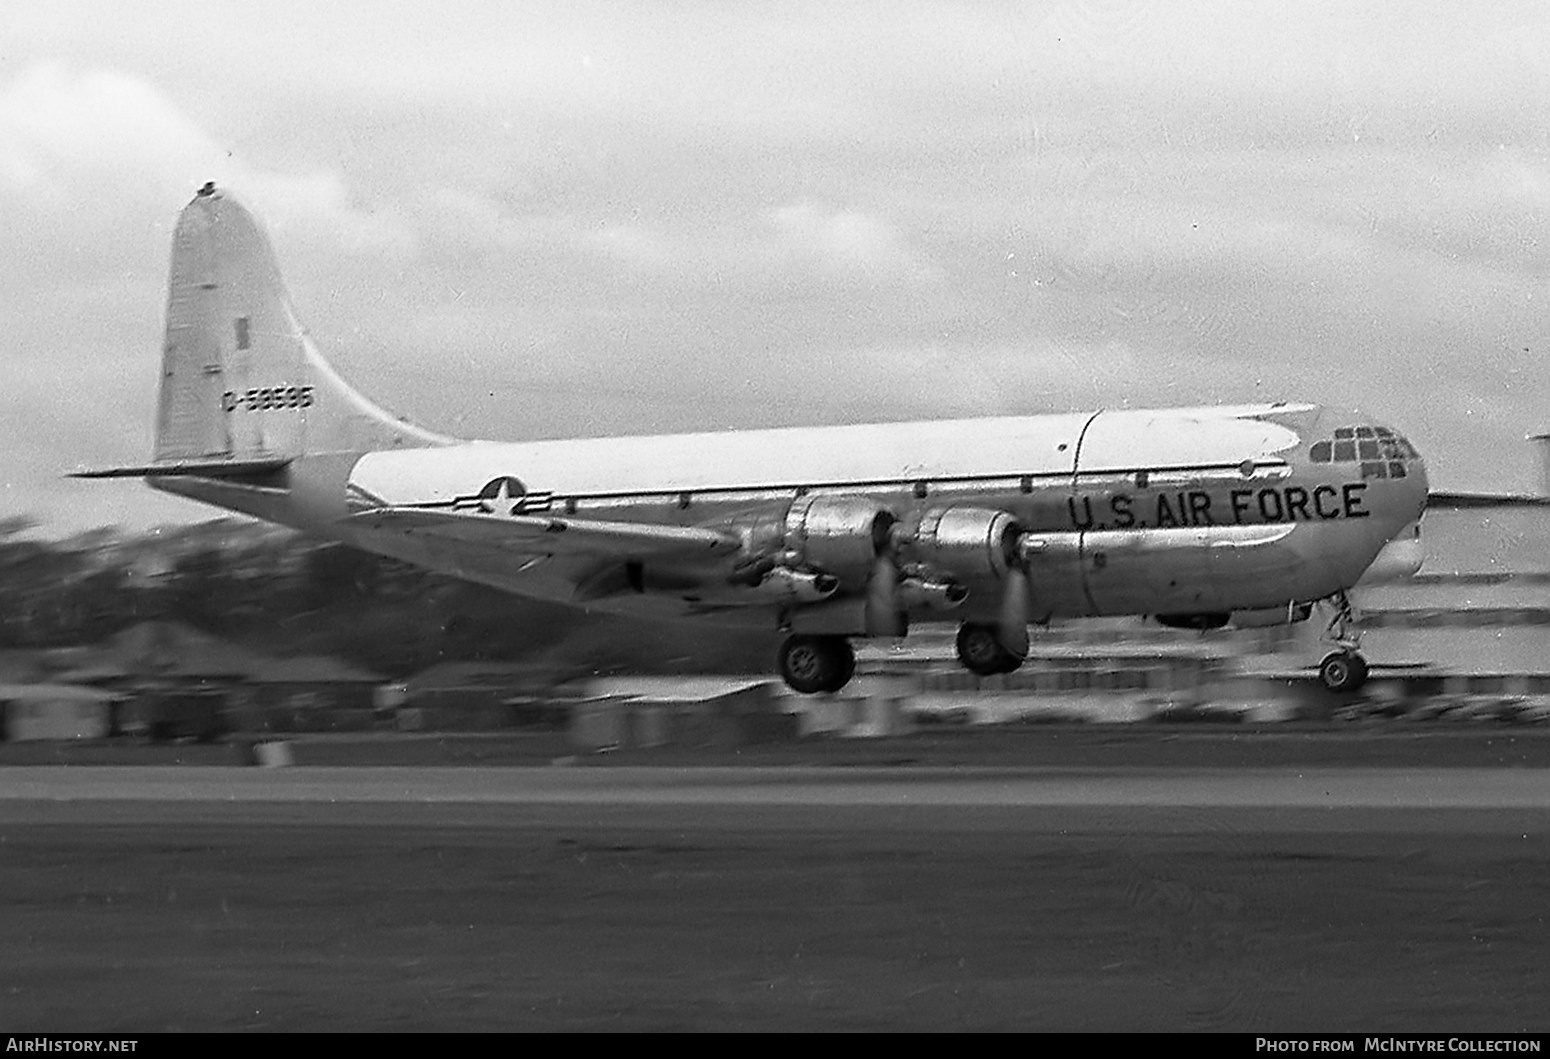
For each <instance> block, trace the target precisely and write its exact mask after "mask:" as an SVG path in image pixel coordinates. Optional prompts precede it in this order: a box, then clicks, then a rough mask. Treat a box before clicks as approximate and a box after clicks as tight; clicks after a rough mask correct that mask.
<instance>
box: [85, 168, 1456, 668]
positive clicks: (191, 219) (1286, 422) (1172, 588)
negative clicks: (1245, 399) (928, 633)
mask: <svg viewBox="0 0 1550 1059" xmlns="http://www.w3.org/2000/svg"><path fill="white" fill-rule="evenodd" d="M82 476H83V477H131V476H132V477H143V478H145V479H146V480H147V481H148V482H149V484H151V485H152V486H153V487H155V488H158V489H161V490H164V491H167V492H170V493H176V494H179V495H182V496H186V497H190V498H193V499H196V500H200V501H204V502H206V503H210V504H214V505H217V506H219V507H222V508H226V509H230V510H235V511H240V512H244V513H246V514H249V515H253V516H255V517H258V518H261V519H267V520H270V521H274V522H278V523H283V524H286V525H290V526H294V527H297V528H300V529H302V530H305V531H308V532H310V533H313V534H317V535H319V536H323V537H327V538H332V539H335V540H339V541H342V542H344V543H346V544H350V545H353V546H355V547H359V548H363V549H366V550H368V551H372V552H376V553H379V554H382V555H388V556H392V557H395V558H398V559H402V560H406V561H408V562H411V563H415V564H418V565H421V566H423V567H426V568H429V569H433V570H437V571H440V572H443V573H446V574H450V575H453V576H456V577H459V578H463V579H466V580H470V581H475V582H480V583H484V584H488V585H493V586H495V587H498V588H502V589H506V590H509V591H512V592H515V593H520V594H524V595H529V596H534V597H538V598H544V599H550V600H560V601H565V602H569V603H575V604H578V605H582V606H586V607H596V608H601V609H608V610H613V611H623V612H632V611H639V612H643V613H647V614H662V613H663V612H664V611H666V612H670V613H676V614H678V615H682V616H690V617H693V616H699V617H705V618H709V619H711V620H715V621H719V622H728V621H737V622H740V623H748V622H753V623H758V624H763V625H765V626H768V627H771V628H772V629H779V630H781V631H783V632H786V633H787V634H788V635H787V637H786V639H785V641H784V643H783V644H782V646H781V649H780V651H779V655H778V663H779V668H780V671H781V673H782V676H783V677H784V678H785V679H786V681H787V682H788V683H789V684H790V685H791V686H792V687H793V688H795V689H797V690H799V691H803V692H819V691H833V690H837V689H838V688H839V687H841V686H843V685H844V684H845V682H846V681H847V680H848V679H849V678H850V676H851V673H852V671H853V670H854V660H855V656H854V653H853V651H852V648H851V646H850V640H851V639H852V638H858V637H898V636H903V635H905V634H906V632H907V630H908V626H909V622H910V621H911V620H912V619H930V620H956V621H958V622H959V628H960V631H959V636H958V653H959V658H960V660H961V661H962V663H963V664H964V665H965V666H966V667H968V668H969V669H971V670H973V671H975V672H977V673H981V674H989V673H997V672H1008V671H1011V670H1013V669H1015V668H1017V666H1018V665H1020V664H1021V662H1022V660H1023V658H1024V657H1025V656H1026V655H1027V653H1028V649H1029V641H1028V627H1029V625H1031V624H1042V623H1045V622H1048V621H1051V620H1053V619H1057V618H1068V617H1071V618H1077V617H1092V616H1101V615H1109V616H1112V615H1148V616H1153V617H1155V618H1156V619H1157V620H1158V621H1160V622H1162V623H1164V624H1167V625H1174V626H1178V627H1181V628H1191V629H1202V628H1214V627H1218V626H1221V625H1225V624H1227V623H1229V622H1232V623H1234V624H1238V625H1263V624H1274V623H1282V622H1289V621H1297V620H1301V619H1303V618H1306V617H1307V616H1308V614H1309V613H1310V610H1311V608H1312V606H1313V604H1315V603H1318V602H1329V603H1331V604H1332V605H1333V618H1332V619H1331V621H1330V628H1329V633H1330V638H1331V640H1332V642H1333V643H1334V644H1335V647H1336V649H1335V650H1334V651H1332V652H1331V653H1330V654H1329V655H1328V656H1327V657H1326V658H1325V659H1324V661H1323V662H1322V663H1321V667H1320V677H1321V679H1322V680H1323V681H1324V683H1325V684H1326V685H1328V686H1329V687H1331V688H1334V689H1350V688H1354V687H1357V686H1359V685H1360V684H1361V683H1362V681H1363V679H1365V675H1366V663H1365V662H1364V661H1363V659H1362V657H1361V655H1360V654H1359V653H1357V651H1356V646H1357V644H1356V637H1355V633H1354V629H1353V628H1352V626H1351V618H1352V614H1351V609H1350V606H1349V603H1348V601H1347V596H1346V593H1347V591H1348V590H1349V589H1351V588H1352V587H1353V586H1354V585H1356V584H1357V582H1358V581H1361V580H1362V579H1363V578H1364V577H1365V578H1367V579H1373V578H1377V577H1393V576H1406V575H1408V574H1410V573H1414V572H1415V570H1416V569H1417V568H1418V567H1419V565H1420V543H1419V528H1418V520H1419V519H1420V517H1421V514H1422V511H1423V510H1424V508H1425V506H1426V498H1427V479H1426V469H1425V465H1424V463H1423V462H1422V459H1421V457H1420V455H1419V454H1418V453H1417V452H1416V451H1415V449H1414V448H1413V447H1412V446H1411V445H1410V443H1409V442H1408V441H1407V440H1406V439H1405V438H1404V437H1403V436H1402V435H1401V434H1400V433H1399V432H1398V431H1396V430H1394V429H1392V428H1391V427H1389V426H1386V425H1383V424H1379V423H1376V422H1373V421H1372V420H1370V419H1368V418H1366V417H1364V416H1362V415H1360V414H1359V413H1356V412H1352V411H1346V410H1339V409H1331V408H1327V407H1321V406H1317V405H1312V404H1292V403H1284V402H1278V403H1274V404H1262V405H1243V406H1230V407H1209V408H1182V409H1159V410H1133V409H1126V410H1111V411H1100V412H1091V413H1071V414H1058V415H1041V416H1021V417H999V418H986V419H966V420H950V421H940V420H939V421H930V422H918V423H882V424H864V425H855V426H839V427H816V428H791V429H780V430H756V431H732V432H725V433H705V434H681V435H663V436H652V437H623V438H586V439H578V440H566V441H539V442H526V443H496V442H484V441H460V440H457V439H453V438H449V437H445V436H442V435H439V434H434V433H431V432H429V431H426V430H423V429H421V428H419V427H415V426H412V425H410V424H408V423H406V422H404V421H402V420H399V419H397V418H395V417H393V416H391V415H389V414H388V413H386V412H384V411H383V410H382V409H380V408H378V407H377V406H376V405H375V404H373V403H372V402H371V401H369V400H368V399H366V398H365V397H363V396H362V395H360V394H359V393H357V392H356V391H355V390H354V389H352V388H351V387H350V386H349V385H348V384H347V383H346V382H344V380H343V379H341V378H340V377H339V375H338V374H337V373H335V372H334V370H333V369H332V368H331V367H330V366H329V365H328V363H327V362H326V361H325V360H324V359H323V357H322V356H321V355H320V354H319V353H318V351H317V350H316V348H315V347H314V346H313V344H312V342H311V341H310V339H309V338H308V337H307V335H306V332H305V331H304V330H303V329H302V327H301V326H300V324H299V323H298V322H297V319H296V316H295V313H294V311H293V310H292V308H291V304H290V299H289V296H288V295H287V293H286V291H285V287H284V284H283V281H282V280H281V278H280V274H279V270H278V267H277V265H276V262H275V258H274V254H273V251H272V250H271V249H270V246H269V243H268V240H267V239H266V238H265V236H264V234H263V232H262V230H261V229H260V228H259V226H258V225H257V223H256V222H255V221H254V219H253V217H252V216H251V215H250V214H249V213H248V212H247V211H246V210H245V209H244V208H243V207H242V206H241V205H239V204H238V203H237V202H236V201H235V200H234V199H233V198H232V197H231V196H230V195H227V194H226V193H224V192H223V191H220V190H218V189H216V188H215V187H214V186H213V185H206V186H205V187H204V188H202V189H201V190H200V192H199V194H198V195H196V196H195V198H194V200H193V201H192V202H191V203H190V204H189V205H188V206H187V207H186V208H185V209H184V211H183V213H182V215H181V217H180V218H179V221H178V225H177V228H176V231H175V233H174V237H173V255H172V269H171V279H170V282H169V292H168V307H167V336H166V342H165V345H164V348H163V362H162V386H161V397H160V402H159V408H158V415H157V425H156V446H155V453H154V457H153V460H152V462H151V463H150V464H147V465H144V466H139V467H125V468H116V469H112V470H107V471H92V472H84V473H83V475H82Z"/></svg>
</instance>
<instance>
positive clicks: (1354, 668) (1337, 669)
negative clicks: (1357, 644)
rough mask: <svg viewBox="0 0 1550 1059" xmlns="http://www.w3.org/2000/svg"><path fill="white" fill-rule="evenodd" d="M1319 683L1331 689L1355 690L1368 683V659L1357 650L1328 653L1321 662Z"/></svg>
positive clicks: (1338, 690) (1341, 690)
mask: <svg viewBox="0 0 1550 1059" xmlns="http://www.w3.org/2000/svg"><path fill="white" fill-rule="evenodd" d="M1319 683H1320V684H1323V685H1324V687H1325V688H1327V689H1329V690H1330V691H1335V692H1346V691H1355V690H1356V689H1357V688H1359V687H1361V686H1362V685H1363V684H1365V683H1367V660H1366V659H1365V658H1363V657H1362V656H1361V655H1359V654H1357V653H1356V652H1355V651H1336V652H1335V653H1333V654H1330V655H1326V656H1325V657H1324V661H1322V662H1320V663H1319Z"/></svg>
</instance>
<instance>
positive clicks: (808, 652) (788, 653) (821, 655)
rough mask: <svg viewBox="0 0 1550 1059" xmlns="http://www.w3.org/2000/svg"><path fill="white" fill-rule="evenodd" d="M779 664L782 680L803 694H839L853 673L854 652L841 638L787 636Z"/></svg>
mask: <svg viewBox="0 0 1550 1059" xmlns="http://www.w3.org/2000/svg"><path fill="white" fill-rule="evenodd" d="M779 662H780V675H781V677H782V678H784V679H785V681H786V683H787V684H788V685H790V686H791V690H793V691H797V692H801V693H802V694H803V695H814V694H817V693H818V692H820V691H839V690H840V689H841V688H843V687H844V686H845V685H846V684H848V683H850V678H851V677H853V676H855V673H856V652H855V651H854V650H853V649H852V648H851V646H850V641H849V640H847V639H845V637H843V636H802V635H797V636H788V637H786V642H785V643H783V644H781V645H780V655H779Z"/></svg>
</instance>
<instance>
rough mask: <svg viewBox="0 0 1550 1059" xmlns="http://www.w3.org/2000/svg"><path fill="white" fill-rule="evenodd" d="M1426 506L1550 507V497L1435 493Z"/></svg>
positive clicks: (1427, 499)
mask: <svg viewBox="0 0 1550 1059" xmlns="http://www.w3.org/2000/svg"><path fill="white" fill-rule="evenodd" d="M1426 506H1427V507H1430V508H1461V507H1550V496H1532V495H1530V494H1528V493H1457V492H1433V493H1428V494H1426Z"/></svg>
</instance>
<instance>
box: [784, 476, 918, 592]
mask: <svg viewBox="0 0 1550 1059" xmlns="http://www.w3.org/2000/svg"><path fill="white" fill-rule="evenodd" d="M896 521H898V520H897V519H896V518H895V517H894V514H893V512H892V511H889V510H888V509H887V508H886V507H884V506H883V505H882V504H879V503H878V502H877V501H875V500H870V499H868V498H866V497H864V496H811V497H801V498H799V499H797V500H796V501H794V502H793V503H792V505H791V507H790V508H789V509H787V511H786V519H785V533H784V540H783V543H784V545H785V555H784V556H783V559H784V560H785V561H786V562H787V563H788V564H790V565H792V566H796V567H801V568H804V569H810V570H822V571H824V572H826V573H830V574H833V575H834V576H835V577H838V578H839V579H840V580H841V581H842V582H844V583H845V584H847V585H850V586H853V587H854V586H859V585H862V584H864V583H865V582H866V580H867V578H868V577H870V576H871V573H872V567H873V565H874V564H875V562H876V560H877V555H878V553H879V552H881V551H882V550H883V549H885V548H886V547H887V545H888V540H889V534H890V531H891V530H892V529H893V525H894V523H895V522H896Z"/></svg>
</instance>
